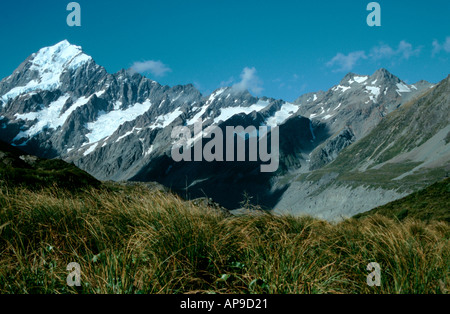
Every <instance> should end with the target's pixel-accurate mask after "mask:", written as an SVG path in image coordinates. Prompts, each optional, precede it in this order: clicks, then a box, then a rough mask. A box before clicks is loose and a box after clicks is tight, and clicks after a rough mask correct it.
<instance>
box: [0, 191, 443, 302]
mask: <svg viewBox="0 0 450 314" xmlns="http://www.w3.org/2000/svg"><path fill="white" fill-rule="evenodd" d="M449 238H450V226H449V224H448V223H447V222H445V221H436V220H430V221H426V222H425V221H420V220H414V219H411V218H408V217H406V218H405V219H404V220H403V221H401V222H400V221H399V220H398V219H396V218H395V217H394V218H388V217H385V216H381V215H379V214H375V215H374V216H368V217H364V218H359V219H349V220H346V221H344V222H341V223H339V224H330V223H327V222H324V221H320V220H315V219H312V218H308V217H303V218H294V217H287V216H284V217H279V216H274V215H270V214H267V213H262V212H258V211H255V212H254V213H252V214H248V215H242V216H231V215H227V214H226V213H225V212H222V211H218V210H215V209H213V208H208V207H206V206H203V205H194V204H193V203H192V202H185V201H183V200H181V199H179V198H178V197H176V196H173V195H171V194H167V193H163V192H160V191H156V190H154V191H152V190H149V189H146V188H143V187H139V186H134V187H120V186H116V185H111V186H109V187H103V188H102V189H85V190H84V191H83V192H80V193H77V194H74V193H69V192H66V191H65V190H64V189H59V188H52V187H49V188H45V189H44V190H41V191H38V190H30V189H28V188H24V187H17V186H16V187H9V188H8V187H6V185H2V186H1V187H0V293H169V294H172V293H277V294H279V293H290V294H294V293H295V294H297V293H448V290H447V289H448V287H449V284H450V281H449V270H450V246H449ZM71 262H76V263H78V264H80V266H81V272H82V277H81V283H82V286H81V287H80V288H71V287H68V286H67V284H66V278H67V275H68V271H67V270H66V267H67V265H68V264H69V263H71ZM370 262H377V263H379V264H380V266H381V273H382V279H381V286H380V287H369V286H368V285H367V283H366V278H367V275H368V274H369V271H367V269H366V267H367V265H368V264H369V263H370Z"/></svg>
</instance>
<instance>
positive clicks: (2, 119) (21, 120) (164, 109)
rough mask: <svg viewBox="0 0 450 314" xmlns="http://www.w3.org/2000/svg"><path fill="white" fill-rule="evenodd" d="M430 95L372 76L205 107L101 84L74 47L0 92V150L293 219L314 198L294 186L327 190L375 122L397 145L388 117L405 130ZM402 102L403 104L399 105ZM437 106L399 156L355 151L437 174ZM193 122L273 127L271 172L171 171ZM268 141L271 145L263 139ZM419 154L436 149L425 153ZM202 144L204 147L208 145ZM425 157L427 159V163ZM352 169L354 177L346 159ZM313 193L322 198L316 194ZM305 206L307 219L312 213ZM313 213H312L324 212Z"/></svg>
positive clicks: (159, 92)
mask: <svg viewBox="0 0 450 314" xmlns="http://www.w3.org/2000/svg"><path fill="white" fill-rule="evenodd" d="M436 90H438V88H437V87H434V86H432V85H431V84H429V83H427V82H424V81H422V82H419V83H416V84H413V85H408V84H406V83H405V82H403V81H401V80H400V79H399V78H397V77H395V76H394V75H392V74H391V73H389V72H388V71H387V70H385V69H381V70H378V71H377V72H375V73H374V74H373V75H372V76H361V75H357V74H352V73H350V74H348V75H347V76H346V77H345V78H344V79H343V80H342V81H341V82H340V84H339V85H337V86H334V87H332V88H331V89H330V90H329V91H327V92H318V93H312V94H307V95H304V96H302V97H300V98H299V99H298V100H297V101H295V102H294V103H288V102H285V101H283V100H276V99H271V98H267V97H262V98H258V97H254V96H253V95H251V94H250V93H249V92H248V91H246V90H238V89H236V88H233V87H223V88H220V89H218V90H216V91H214V92H213V93H212V94H211V95H207V96H204V95H202V94H201V93H200V92H199V91H198V90H197V89H196V88H195V87H194V86H193V85H185V86H174V87H169V86H162V85H160V84H158V83H157V82H155V81H152V80H150V79H148V78H146V77H144V76H142V75H140V74H137V73H135V72H133V71H131V70H121V71H119V72H118V73H115V74H109V73H107V72H106V70H105V69H104V68H103V67H101V66H99V65H97V64H96V63H95V62H94V60H93V58H92V57H90V56H88V55H86V54H85V53H84V52H83V51H82V50H81V48H80V47H77V46H74V45H71V44H70V43H69V42H67V41H63V42H60V43H58V44H56V45H54V46H52V47H47V48H43V49H41V50H40V51H38V52H37V53H34V54H32V55H31V56H30V57H29V58H28V59H27V60H25V61H24V62H23V63H22V64H21V65H20V66H19V67H18V68H17V69H16V70H15V71H14V73H13V74H12V75H11V76H9V77H7V78H5V79H3V80H2V81H1V82H0V140H3V141H5V142H7V143H10V144H12V145H14V146H18V147H20V148H21V149H23V150H24V151H26V152H28V153H30V154H34V155H37V156H39V157H43V158H55V157H57V158H61V159H63V160H65V161H68V162H73V163H74V164H75V165H76V166H78V167H80V168H81V169H83V170H85V171H87V172H89V173H90V174H91V175H93V176H95V177H96V178H97V179H101V180H117V181H121V180H132V181H158V182H160V183H163V184H164V185H166V186H167V187H169V188H172V189H173V190H175V191H178V192H180V193H181V194H182V195H183V196H188V197H192V198H195V197H201V196H205V195H207V196H208V197H212V198H213V199H214V200H215V201H218V202H220V203H221V204H224V205H226V206H227V207H228V208H229V209H234V208H237V207H239V206H240V205H239V204H240V202H241V201H242V200H243V194H244V192H245V193H246V194H247V195H248V196H249V197H250V198H252V200H253V201H254V202H255V203H258V204H260V205H262V206H263V207H264V208H273V207H274V206H275V205H277V204H278V205H280V206H281V208H284V209H286V208H289V210H293V212H295V213H297V212H299V211H298V209H295V208H294V209H293V208H291V207H292V206H291V205H290V204H291V203H290V202H291V201H288V202H287V203H286V200H292V199H294V200H295V202H296V204H297V205H296V206H301V204H303V201H302V202H300V200H302V199H303V198H307V197H309V196H308V195H309V194H310V193H311V191H310V190H309V189H304V191H303V190H302V192H301V193H297V192H294V193H297V194H298V197H297V196H295V197H293V196H292V193H291V191H292V189H294V191H295V186H296V185H297V184H298V179H299V178H300V177H301V178H303V177H304V176H306V175H309V177H319V176H318V175H317V173H326V175H325V176H324V177H326V178H332V179H333V180H334V179H335V177H336V173H339V172H336V171H335V170H333V171H331V170H330V169H333V168H328V166H327V165H329V166H331V165H333V164H334V165H338V164H340V163H342V162H341V161H339V157H340V155H341V151H342V150H344V151H348V149H349V148H352V147H354V146H355V145H357V144H358V143H361V141H363V140H365V139H367V138H370V136H371V135H370V134H373V133H371V132H372V131H373V130H375V129H376V128H378V126H379V125H380V123H385V124H383V130H381V129H380V130H379V131H378V132H379V134H384V133H383V132H381V131H384V132H389V134H390V133H391V132H392V134H395V133H396V132H395V129H394V128H392V127H390V124H391V123H396V120H395V119H394V118H390V115H392V114H393V115H394V116H395V113H398V115H400V116H402V117H403V116H404V115H405V116H404V118H405V119H406V120H405V122H404V123H408V121H410V120H411V119H415V118H416V116H414V114H413V112H412V111H407V113H404V112H403V111H401V110H407V109H408V108H410V107H411V106H416V105H417V106H418V107H420V108H422V106H423V104H422V103H419V101H422V102H423V101H426V100H423V99H425V98H423V97H422V95H423V94H424V93H425V94H426V95H430V93H432V95H435V96H436V94H435V93H436ZM443 93H444V95H445V94H446V93H448V91H443ZM421 97H422V98H421ZM433 97H434V96H429V97H428V98H427V99H429V101H431V102H433V104H432V105H431V106H432V107H433V106H434V104H435V100H434V98H435V97H434V98H433ZM418 99H419V100H418ZM408 101H411V103H410V104H406V105H405V103H406V102H408ZM421 104H422V105H421ZM445 104H447V105H448V103H445V102H444V104H443V105H441V107H440V108H437V109H436V111H435V112H434V111H433V110H428V109H427V110H425V111H426V112H424V115H422V116H421V118H420V117H418V116H417V119H418V120H420V119H422V120H420V121H421V122H420V123H421V125H423V127H426V128H427V130H426V131H424V132H422V131H421V130H422V129H420V126H418V127H417V129H413V130H412V129H411V130H410V129H404V130H406V131H404V132H410V131H414V132H415V131H418V132H419V133H420V134H419V136H418V137H417V139H416V140H417V141H416V142H414V141H411V140H409V139H408V140H407V139H405V140H403V139H402V138H399V139H398V141H397V140H396V143H398V145H397V146H396V147H397V148H398V147H400V148H399V149H400V150H398V151H395V150H394V148H395V147H394V146H392V147H385V146H383V145H394V144H392V143H391V142H390V139H389V138H388V135H387V134H385V135H384V136H383V138H384V139H385V141H386V142H383V143H384V144H383V143H382V142H379V141H380V140H381V138H380V139H377V140H376V141H375V140H373V143H378V144H377V146H376V147H374V146H375V144H372V142H370V143H369V144H368V143H367V142H364V143H365V144H364V145H365V146H367V147H365V148H366V149H367V150H368V153H370V151H371V150H374V152H377V153H378V152H379V149H381V148H382V149H383V152H384V153H386V154H387V153H388V152H391V155H390V159H392V158H394V157H396V156H397V155H398V156H397V157H398V158H400V159H401V158H406V157H405V156H406V155H405V156H403V155H402V154H400V152H402V150H403V149H407V148H408V149H409V148H411V151H410V153H411V154H416V155H415V156H416V157H414V156H411V158H410V159H411V160H414V162H415V163H417V165H419V164H418V162H419V161H418V160H425V163H421V166H423V167H424V166H425V165H428V166H429V167H434V166H435V165H438V164H442V163H445V162H446V161H448V159H446V158H447V155H446V154H445V149H444V152H441V151H439V152H441V153H442V154H443V155H442V156H441V155H439V154H440V153H439V152H438V151H436V152H437V153H436V154H437V155H436V154H434V152H435V150H433V149H434V146H433V143H435V142H433V141H439V140H438V139H439V138H440V137H439V136H442V134H443V133H442V134H441V133H439V132H441V129H442V128H441V126H442V125H443V124H445V123H447V124H448V122H446V121H445V120H442V119H441V120H439V121H440V122H439V123H438V122H436V121H437V120H436V117H435V115H438V116H439V117H437V118H442V117H443V116H444V117H445V116H446V115H445V113H448V107H445ZM433 108H434V107H433ZM400 109H401V110H400ZM432 112H434V113H433V114H431V113H432ZM447 116H448V115H447ZM199 120H201V121H202V122H203V128H204V129H205V128H207V127H209V126H217V127H219V128H221V129H222V130H225V128H226V126H238V125H240V126H243V127H248V126H255V127H259V126H269V127H271V128H274V127H275V126H279V131H280V150H279V155H280V158H279V167H278V171H276V172H274V173H261V171H260V166H261V164H264V163H267V162H263V161H261V160H257V161H246V162H217V161H216V162H206V161H202V162H175V161H174V160H173V159H172V156H171V149H172V147H173V145H174V139H172V137H171V133H172V130H173V128H174V127H176V126H185V127H187V128H189V129H190V131H191V133H194V124H195V123H196V122H198V121H199ZM399 123H400V122H399ZM428 127H429V128H428ZM402 132H403V131H402ZM442 132H444V131H442ZM224 134H225V132H224ZM408 134H409V133H408ZM256 135H259V134H258V133H257V134H256ZM367 135H368V137H367ZM445 135H447V134H445ZM233 136H234V137H235V138H236V137H239V136H240V137H242V138H244V139H245V141H246V145H247V147H248V145H249V142H250V140H251V138H252V137H254V136H255V134H248V133H247V134H234V135H233ZM389 136H390V135H389ZM392 136H393V135H392ZM435 136H437V137H436V138H434V137H435ZM268 137H269V138H271V137H272V133H271V132H269V134H268ZM444 137H445V136H444ZM432 138H433V139H434V140H431V139H432ZM430 140H431V142H430ZM370 141H372V140H370ZM424 141H425V142H424ZM194 143H195V141H192V142H191V145H193V144H194ZM386 143H387V144H386ZM426 143H428V145H431V146H432V148H433V149H431V150H430V149H428V148H426V147H425V146H423V145H425V144H426ZM436 143H437V142H436ZM202 145H203V146H205V145H206V144H205V141H203V144H202ZM378 146H379V147H378ZM420 147H422V149H420ZM415 148H416V149H418V151H414V150H413V149H415ZM427 149H428V150H427ZM427 151H431V152H430V153H429V156H428V155H426V152H427ZM247 155H248V152H247ZM431 155H432V156H431ZM344 156H346V155H344ZM386 156H387V155H386ZM439 156H441V157H439ZM336 158H337V160H336ZM380 158H385V157H382V156H381V155H380ZM386 158H387V157H386ZM414 158H415V159H414ZM433 158H434V159H433ZM246 160H248V159H246ZM341 160H342V159H341ZM346 160H350V159H349V158H348V157H347V159H346ZM333 161H334V162H333ZM371 162H372V159H370V160H361V162H358V167H360V168H362V169H367V170H371V169H372V168H373V167H375V166H376V164H373V165H372V164H371ZM399 162H400V161H399ZM401 162H403V161H401ZM330 163H331V164H330ZM344 163H345V162H344ZM351 164H352V165H355V166H356V163H354V162H353V159H352V161H351ZM355 169H356V168H355ZM352 170H353V168H352ZM409 170H412V169H408V171H409ZM311 171H312V172H311ZM316 171H318V172H316ZM321 171H322V172H321ZM402 174H403V173H402ZM327 180H328V179H327ZM300 181H302V180H300ZM292 182H294V183H293V186H291V185H292V184H291V183H292ZM327 182H328V181H327ZM319 185H320V189H323V188H324V186H323V185H322V183H320V184H319ZM358 188H359V187H358ZM285 192H286V193H285ZM304 193H308V194H304ZM368 193H369V194H371V195H375V194H373V193H372V192H368ZM387 193H389V197H388V199H389V200H391V199H393V198H396V197H399V196H401V195H402V194H401V193H398V192H395V191H391V190H389V191H388V192H387ZM292 197H293V198H292ZM360 197H361V195H359V194H358V195H357V197H356V196H355V199H357V202H363V199H361V198H360ZM363 198H364V196H363ZM375 199H376V200H374V201H373V204H375V205H379V202H380V197H378V196H377V197H375ZM322 201H325V202H326V201H328V202H330V200H327V199H324V200H322ZM307 205H308V206H311V210H310V211H311V212H314V210H313V208H315V206H316V204H314V203H309V204H308V203H307ZM330 206H331V205H330ZM333 206H334V205H333ZM348 206H350V209H343V210H341V209H340V208H338V209H337V212H340V211H342V212H343V213H344V212H349V213H353V212H357V211H361V210H363V208H361V206H359V205H358V204H352V203H350V204H348ZM318 208H319V209H318V210H317V212H318V213H320V212H321V208H322V207H320V206H319V207H318ZM325 216H327V215H325ZM331 216H333V215H331ZM327 217H328V216H327Z"/></svg>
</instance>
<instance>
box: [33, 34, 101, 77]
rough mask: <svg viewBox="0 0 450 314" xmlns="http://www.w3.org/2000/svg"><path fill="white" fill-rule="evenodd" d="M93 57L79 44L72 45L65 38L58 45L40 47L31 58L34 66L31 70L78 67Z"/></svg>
mask: <svg viewBox="0 0 450 314" xmlns="http://www.w3.org/2000/svg"><path fill="white" fill-rule="evenodd" d="M90 60H92V58H91V57H90V56H88V55H86V54H85V53H84V52H83V50H82V48H81V47H79V46H75V45H71V44H70V43H69V42H68V41H67V40H63V41H61V42H59V43H57V44H56V45H53V46H50V47H45V48H42V49H40V50H39V51H38V52H37V53H34V54H33V55H32V60H30V61H31V62H32V64H33V66H32V67H31V68H30V69H31V70H39V69H42V68H43V69H44V70H47V69H48V67H49V66H51V67H52V68H70V69H76V68H78V67H79V66H81V65H83V64H85V63H86V62H88V61H90Z"/></svg>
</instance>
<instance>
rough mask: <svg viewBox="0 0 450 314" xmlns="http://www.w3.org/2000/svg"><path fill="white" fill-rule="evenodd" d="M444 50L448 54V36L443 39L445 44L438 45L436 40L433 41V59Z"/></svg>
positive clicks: (449, 41)
mask: <svg viewBox="0 0 450 314" xmlns="http://www.w3.org/2000/svg"><path fill="white" fill-rule="evenodd" d="M442 50H444V51H445V52H447V53H450V36H449V37H447V38H446V39H445V42H444V43H442V44H440V43H439V41H437V40H436V39H435V40H434V41H433V57H434V56H435V55H436V54H438V53H440V52H441V51H442Z"/></svg>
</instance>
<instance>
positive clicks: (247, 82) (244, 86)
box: [233, 67, 263, 95]
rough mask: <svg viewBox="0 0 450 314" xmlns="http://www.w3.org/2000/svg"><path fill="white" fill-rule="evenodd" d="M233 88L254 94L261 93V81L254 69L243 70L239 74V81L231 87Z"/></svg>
mask: <svg viewBox="0 0 450 314" xmlns="http://www.w3.org/2000/svg"><path fill="white" fill-rule="evenodd" d="M233 88H234V89H236V90H239V91H244V90H249V91H251V92H253V93H255V94H257V95H258V94H260V93H261V92H262V91H263V88H262V81H261V80H260V79H259V77H258V76H257V75H256V69H255V68H248V67H246V68H244V70H243V71H242V73H241V81H240V82H239V83H236V84H234V85H233Z"/></svg>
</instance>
